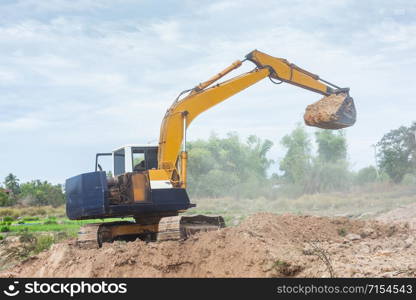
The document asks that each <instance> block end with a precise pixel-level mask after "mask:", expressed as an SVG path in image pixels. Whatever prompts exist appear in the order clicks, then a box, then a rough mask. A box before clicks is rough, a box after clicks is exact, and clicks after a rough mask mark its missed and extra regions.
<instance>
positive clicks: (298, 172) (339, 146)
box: [0, 122, 416, 206]
mask: <svg viewBox="0 0 416 300" xmlns="http://www.w3.org/2000/svg"><path fill="white" fill-rule="evenodd" d="M415 134H416V122H414V123H412V124H411V125H410V126H401V127H400V128H397V129H394V130H391V131H389V132H388V133H386V134H385V135H384V136H383V137H382V138H381V140H380V141H379V142H378V143H377V144H376V145H374V146H375V147H376V150H377V152H376V159H377V164H375V165H370V166H368V167H365V168H362V169H360V170H358V171H356V172H354V171H351V166H350V162H349V160H348V155H347V153H348V152H347V150H348V147H347V138H346V135H345V132H344V131H343V130H336V131H333V130H317V131H316V132H315V133H314V134H313V135H311V134H309V133H308V132H307V131H306V130H305V127H304V126H303V125H297V126H296V128H295V129H294V130H293V131H292V132H291V133H289V134H287V135H285V136H284V137H283V138H282V140H281V141H280V143H281V145H282V146H283V147H284V148H285V150H286V151H285V155H284V157H283V158H282V159H280V160H273V159H271V158H269V156H270V155H269V152H270V149H271V148H272V146H273V142H272V141H270V140H267V139H265V140H264V139H261V138H259V137H257V136H255V135H251V136H249V137H248V138H247V139H245V140H242V139H241V138H240V137H239V135H238V134H237V133H228V134H227V136H226V137H225V138H220V137H218V136H217V135H215V134H212V135H211V136H210V137H209V138H208V139H207V140H196V141H192V142H189V143H188V151H189V165H188V192H189V194H190V196H191V197H224V196H232V197H236V198H257V197H259V196H262V197H268V198H275V197H278V196H280V195H283V196H289V197H297V196H300V195H302V194H312V193H321V192H331V191H347V190H349V189H350V188H351V187H354V186H361V185H366V184H371V183H375V182H383V181H391V182H393V183H396V184H400V183H405V184H413V185H416V136H415ZM314 143H315V145H316V151H315V152H313V151H312V149H313V144H314ZM274 163H277V164H278V165H279V172H274V173H273V172H271V167H272V166H273V164H274ZM17 203H20V204H27V205H53V206H58V205H62V204H64V203H65V195H64V192H63V188H62V185H60V184H55V185H54V184H51V183H49V182H47V181H41V180H33V181H30V182H25V183H20V181H19V179H18V178H17V177H16V176H15V175H13V174H9V175H8V176H7V177H6V178H5V179H4V182H3V185H2V186H1V185H0V206H11V205H15V204H17Z"/></svg>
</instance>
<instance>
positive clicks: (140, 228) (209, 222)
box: [77, 215, 225, 248]
mask: <svg viewBox="0 0 416 300" xmlns="http://www.w3.org/2000/svg"><path fill="white" fill-rule="evenodd" d="M223 227H225V223H224V219H223V218H222V217H221V216H204V215H186V216H170V217H152V218H149V219H141V222H140V223H138V222H130V221H121V222H108V223H94V224H87V225H84V226H82V227H81V228H80V231H79V232H78V239H77V245H79V246H80V247H82V248H91V247H94V248H95V247H101V246H102V245H103V244H104V243H111V242H113V241H115V240H127V241H134V240H136V239H137V238H139V239H141V240H144V241H149V242H155V241H167V240H185V239H187V238H189V237H190V236H191V235H193V234H195V233H197V232H208V231H214V230H219V229H220V228H223Z"/></svg>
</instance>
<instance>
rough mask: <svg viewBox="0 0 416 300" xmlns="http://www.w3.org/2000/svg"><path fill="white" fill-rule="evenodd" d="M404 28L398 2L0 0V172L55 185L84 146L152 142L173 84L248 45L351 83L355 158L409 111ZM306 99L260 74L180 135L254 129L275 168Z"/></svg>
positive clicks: (86, 160) (414, 50) (219, 65)
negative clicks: (269, 147)
mask: <svg viewBox="0 0 416 300" xmlns="http://www.w3.org/2000/svg"><path fill="white" fill-rule="evenodd" d="M415 36H416V2H414V1H407V0H404V1H394V0H388V1H381V0H378V1H375V0H373V1H371V0H369V1H354V0H337V1H328V0H314V1H307V0H303V1H300V0H288V1H286V0H280V1H268V0H263V1H229V0H222V1H216V0H211V1H186V0H185V1H169V0H168V1H166V0H165V1H144V0H143V1H141V0H135V1H133V0H124V1H123V0H101V1H98V0H49V1H38V0H14V1H12V0H1V1H0V137H1V145H2V147H1V148H0V178H4V177H5V176H6V175H7V174H8V173H13V174H15V175H16V176H17V177H18V178H19V179H20V181H21V182H25V181H29V180H33V179H41V180H48V181H50V182H53V183H64V181H65V179H66V178H68V177H71V176H75V175H77V174H80V173H85V172H90V171H92V170H93V168H94V160H95V153H97V152H111V151H112V150H113V149H115V148H117V147H119V146H122V145H125V144H149V143H151V144H157V141H158V136H159V128H160V123H161V120H162V118H163V115H164V113H165V111H166V110H167V109H168V107H169V106H170V104H171V103H172V101H173V100H174V99H175V98H176V96H177V95H178V93H179V92H180V91H182V90H185V89H188V88H192V87H194V86H195V85H197V84H198V83H200V82H202V81H204V80H206V79H208V78H209V77H211V76H212V75H214V74H216V73H218V72H219V71H220V70H222V69H223V68H225V67H226V66H228V65H229V64H231V63H232V62H233V61H235V60H236V59H243V58H244V56H245V55H246V54H247V53H249V52H250V51H251V50H253V49H259V50H261V51H263V52H266V53H268V54H270V55H273V56H276V57H283V58H286V59H288V60H289V61H291V62H293V63H295V64H296V65H298V66H300V67H302V68H304V69H307V70H309V71H311V72H313V73H316V74H319V75H320V77H321V78H324V79H326V80H328V81H330V82H333V83H335V84H337V85H339V86H342V87H350V88H351V96H352V97H353V98H354V100H355V103H356V107H357V123H356V125H355V126H353V127H351V128H348V129H346V135H347V139H348V156H349V160H350V162H351V168H352V169H353V170H358V169H359V168H362V167H366V166H368V165H370V164H374V149H373V148H372V147H371V145H373V144H375V143H377V141H378V140H380V138H381V137H382V136H383V134H385V133H387V132H388V131H389V130H391V129H394V128H397V127H399V126H402V125H406V126H408V125H410V123H411V122H412V121H416V116H415V111H416V104H415V99H414V95H415V94H416V84H415V83H416V82H415V73H414V70H415V69H416V38H415ZM253 68H254V65H253V64H251V63H250V62H246V63H244V65H243V66H242V67H241V68H240V69H238V70H236V71H234V73H232V76H235V75H238V74H240V73H243V72H246V71H249V70H251V69H253ZM230 76H231V75H230ZM228 78H229V77H228ZM320 97H321V96H320V95H318V94H315V93H313V92H310V91H307V90H303V89H300V88H298V87H295V86H291V85H288V84H282V85H277V86H276V85H274V84H272V83H271V82H270V81H269V80H268V79H265V80H263V81H261V82H260V83H258V84H256V85H254V86H252V87H250V88H248V89H247V90H245V91H243V92H241V93H239V94H237V95H235V96H234V97H232V98H230V99H229V100H227V101H226V102H224V103H222V104H220V105H218V106H216V107H214V108H212V109H211V110H209V111H207V112H205V113H204V114H202V115H201V116H199V117H198V118H197V119H196V120H195V121H194V122H193V123H192V125H191V126H190V127H189V129H188V140H191V141H192V140H196V139H200V138H201V139H206V138H208V137H209V135H210V134H211V133H213V132H215V133H217V134H218V135H219V136H225V135H226V133H227V132H230V131H234V132H237V133H238V134H240V136H241V137H242V138H243V139H244V138H245V137H247V136H249V135H251V134H255V135H257V136H259V137H261V138H264V139H266V138H267V139H270V140H271V141H273V143H274V147H273V148H272V150H271V151H270V153H269V157H270V158H272V159H274V160H275V161H276V162H277V163H276V165H275V166H274V168H275V169H277V168H278V162H279V160H281V159H282V158H283V156H284V154H285V149H284V148H283V147H282V146H281V144H280V140H281V138H282V137H283V136H284V135H286V134H288V133H290V131H291V130H293V129H294V128H295V126H296V124H297V123H299V122H302V121H303V118H302V116H303V113H304V109H305V107H306V105H308V104H310V103H312V102H315V101H317V100H318V99H319V98H320ZM314 131H315V129H313V128H308V132H310V133H311V134H313V132H314Z"/></svg>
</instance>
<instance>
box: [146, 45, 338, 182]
mask: <svg viewBox="0 0 416 300" xmlns="http://www.w3.org/2000/svg"><path fill="white" fill-rule="evenodd" d="M245 60H249V61H252V62H253V63H254V64H256V66H257V67H256V68H255V69H254V70H252V71H250V72H247V73H244V74H242V75H239V76H236V77H234V78H232V79H230V80H227V81H224V82H221V83H218V84H216V85H214V86H212V87H209V86H210V85H211V84H212V83H214V82H215V81H217V80H218V79H220V78H221V77H223V76H224V75H226V74H228V73H229V72H231V71H232V70H234V69H236V68H238V67H239V66H241V64H242V62H241V61H236V62H234V63H233V64H232V65H231V66H229V67H227V68H226V69H225V70H224V71H222V72H220V73H219V74H217V75H215V76H214V77H212V78H211V79H209V80H208V81H206V82H204V83H201V84H199V85H198V86H196V87H195V88H193V89H192V90H188V91H185V92H189V93H188V95H187V96H186V97H184V98H183V99H181V100H179V97H178V99H177V100H176V101H175V102H174V103H173V104H172V106H171V107H170V108H169V109H168V110H167V112H166V114H165V117H164V119H163V122H162V126H161V129H160V138H159V153H158V170H151V172H150V176H151V177H154V178H156V177H157V178H158V179H162V178H163V177H165V178H163V179H168V180H171V181H172V183H174V185H175V186H177V187H182V188H184V187H185V184H186V161H187V154H186V148H185V144H186V143H185V142H186V141H185V142H184V143H183V141H184V139H185V138H186V128H187V127H188V126H189V125H190V124H191V122H192V121H193V120H194V119H195V118H196V117H197V116H198V115H199V114H200V113H202V112H204V111H206V110H208V109H210V108H211V107H213V106H214V105H216V104H218V103H220V102H222V101H224V100H226V99H227V98H229V97H231V96H233V95H234V94H237V93H239V92H240V91H242V90H244V89H245V88H247V87H249V86H251V85H253V84H255V83H256V82H258V81H260V80H262V79H263V78H265V77H268V76H269V77H270V79H271V80H280V81H284V82H287V83H290V84H294V85H296V86H299V87H302V88H305V89H308V90H311V91H314V92H317V93H320V94H322V95H326V96H328V95H330V94H333V93H335V91H336V90H335V89H334V88H338V87H337V86H335V85H333V84H330V83H329V82H326V81H323V80H321V79H320V78H319V77H318V76H317V75H315V74H312V73H310V72H308V71H306V70H303V69H301V68H299V67H297V66H296V65H294V64H291V63H289V62H288V61H287V60H285V59H282V58H276V57H272V56H269V55H267V54H265V53H262V52H260V51H257V50H254V51H252V52H250V53H249V54H248V55H247V56H246V59H245ZM329 85H331V86H332V87H334V88H332V87H331V86H329ZM181 144H183V149H182V152H181V153H180V148H181ZM179 165H180V166H179ZM152 171H153V172H152Z"/></svg>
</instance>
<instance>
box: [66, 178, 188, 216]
mask: <svg viewBox="0 0 416 300" xmlns="http://www.w3.org/2000/svg"><path fill="white" fill-rule="evenodd" d="M65 194H66V213H67V216H68V218H70V219H71V220H82V219H100V218H110V217H127V216H139V215H143V214H152V213H160V212H174V211H178V210H186V209H188V208H190V207H193V206H195V205H194V204H191V203H190V201H189V197H188V194H187V193H186V190H185V189H179V188H170V189H152V190H151V191H150V195H151V197H150V201H146V202H143V203H137V202H136V203H132V204H125V205H124V204H117V205H110V204H109V201H108V186H107V177H106V173H105V172H90V173H84V174H80V175H77V176H74V177H71V178H69V179H67V180H66V182H65Z"/></svg>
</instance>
